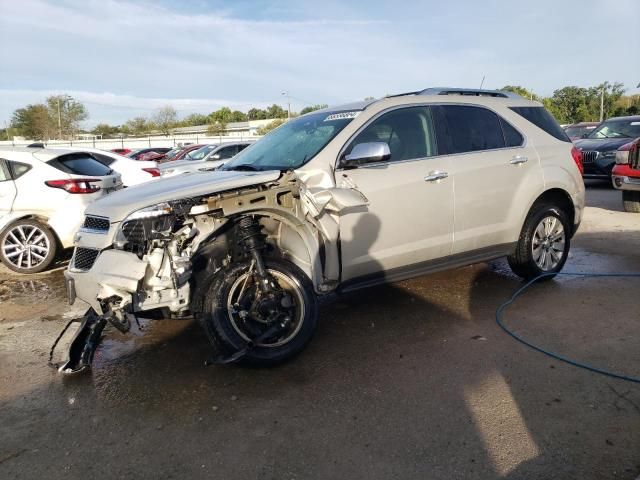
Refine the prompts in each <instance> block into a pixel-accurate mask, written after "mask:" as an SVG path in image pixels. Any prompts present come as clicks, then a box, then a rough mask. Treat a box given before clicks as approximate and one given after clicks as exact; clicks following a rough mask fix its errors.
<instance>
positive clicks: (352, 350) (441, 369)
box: [0, 184, 640, 479]
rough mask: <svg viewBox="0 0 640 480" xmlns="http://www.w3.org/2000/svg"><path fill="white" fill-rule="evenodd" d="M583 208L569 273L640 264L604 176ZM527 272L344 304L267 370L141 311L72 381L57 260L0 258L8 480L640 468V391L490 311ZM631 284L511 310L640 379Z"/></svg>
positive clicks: (0, 473) (1, 423) (519, 473)
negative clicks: (213, 353)
mask: <svg viewBox="0 0 640 480" xmlns="http://www.w3.org/2000/svg"><path fill="white" fill-rule="evenodd" d="M588 203H589V205H590V207H589V208H588V209H587V211H586V215H585V221H584V223H583V225H582V228H581V230H580V232H579V233H578V235H577V236H576V237H575V239H574V242H573V243H574V244H573V248H572V253H571V257H570V259H569V261H568V263H567V266H566V268H565V270H567V271H585V272H586V271H588V272H598V271H599V272H605V271H622V272H633V271H635V272H640V215H637V214H628V213H624V212H622V211H621V200H620V194H619V192H615V191H612V190H610V189H609V188H608V187H607V186H606V185H602V184H591V185H589V189H588ZM519 285H521V283H520V282H519V281H518V280H517V278H515V277H514V276H513V275H512V274H511V273H510V272H509V269H508V266H507V265H506V263H505V262H504V261H496V262H492V263H490V264H478V265H474V266H471V267H466V268H461V269H457V270H454V271H450V272H443V273H439V274H435V275H429V276H425V277H420V278H417V279H413V280H410V281H405V282H400V283H397V284H393V285H390V286H384V287H377V288H373V289H370V290H366V291H361V292H358V293H354V294H352V295H348V296H344V297H340V298H337V299H335V300H334V301H332V302H327V303H326V304H324V305H323V307H322V311H321V317H320V324H319V329H318V332H317V335H316V336H315V338H314V340H313V342H312V343H311V345H310V346H309V348H308V349H307V350H306V351H305V352H303V354H302V355H300V356H299V357H298V358H297V359H296V360H294V361H293V362H291V363H288V364H286V365H283V366H281V367H278V368H274V369H269V370H263V369H246V368H239V367H233V366H231V367H220V366H212V367H206V368H205V367H204V366H203V362H204V360H205V359H206V358H207V356H208V355H209V353H210V350H209V347H208V345H207V342H206V339H205V338H204V335H203V333H202V332H201V331H200V328H199V326H198V325H195V324H194V323H193V322H191V321H151V320H149V321H143V322H142V324H141V329H138V328H137V327H134V331H133V333H132V334H130V335H128V336H123V335H121V334H120V333H118V332H117V331H113V330H109V331H108V332H107V334H106V338H105V340H104V342H103V344H102V346H101V347H100V349H99V350H98V352H97V353H96V358H95V362H94V370H93V372H92V373H91V374H89V375H85V376H80V377H69V378H67V377H64V378H63V377H60V376H59V375H58V374H57V373H56V372H55V371H54V370H52V369H50V368H48V367H47V359H48V354H49V348H50V346H51V343H52V342H53V340H54V339H55V337H56V336H57V334H58V333H59V331H60V330H61V328H62V327H63V326H64V325H65V324H66V323H67V322H68V321H69V319H72V318H74V317H75V316H79V315H81V314H82V313H83V308H82V306H74V307H73V308H70V307H69V306H68V305H66V298H65V292H64V283H63V280H62V270H61V269H60V270H57V271H53V272H50V273H48V274H45V275H38V276H35V277H29V278H26V277H22V276H16V275H12V274H10V273H8V271H7V270H6V269H4V268H2V267H0V302H1V305H0V365H1V367H0V478H3V479H4V478H6V479H18V478H29V479H31V478H34V479H35V478H51V479H57V478H64V479H70V478H86V477H88V476H90V477H92V478H154V479H156V478H224V479H235V478H238V479H240V478H243V479H244V478H273V479H296V478H321V479H326V478H351V479H357V478H367V479H371V478H416V479H425V478H429V479H440V478H442V479H451V478H478V479H486V478H508V479H516V478H562V479H574V478H575V479H583V478H589V479H591V478H624V479H635V478H636V477H637V476H638V474H640V385H637V384H632V383H628V382H623V381H620V380H615V379H611V378H607V377H604V376H599V375H595V374H593V373H590V372H587V371H584V370H580V369H577V368H575V367H572V366H569V365H566V364H563V363H560V362H558V361H555V360H553V359H551V358H548V357H545V356H543V355H541V354H539V353H537V352H534V351H532V350H530V349H528V348H527V347H525V346H523V345H521V344H519V343H516V342H515V341H514V340H513V339H511V338H510V337H508V336H507V335H506V334H504V333H503V332H502V331H501V330H500V329H499V328H498V327H497V325H496V324H495V320H494V313H495V309H496V307H497V306H498V305H499V304H500V303H502V302H503V301H504V300H505V299H506V298H507V297H508V296H509V295H510V294H511V293H512V292H513V291H514V290H515V289H516V288H517V287H518V286H519ZM639 288H640V280H635V279H634V280H631V279H620V278H618V279H582V278H576V277H563V278H561V279H559V280H557V281H553V282H549V283H547V284H544V285H540V286H536V287H534V288H533V289H532V290H531V291H530V292H528V293H526V294H525V295H524V296H523V297H522V298H521V299H519V300H518V302H517V303H516V304H514V305H513V306H512V307H511V308H510V309H509V310H508V312H507V314H506V316H505V321H506V323H507V324H509V325H510V327H511V328H513V330H514V331H516V332H517V333H518V334H521V335H523V336H525V337H527V338H529V339H531V340H533V341H535V342H536V343H538V344H542V345H544V346H546V347H548V348H550V349H552V350H556V351H559V352H561V353H564V354H566V355H568V356H570V357H572V358H576V359H580V360H583V361H585V362H588V363H593V364H597V365H598V366H601V367H604V368H608V369H612V370H616V371H619V372H621V373H626V374H628V375H636V376H640V335H639V333H640V324H639V323H640V322H639V320H640V315H638V308H637V297H638V291H640V290H639ZM61 356H62V351H61V352H60V353H59V354H58V355H57V356H56V359H57V360H61Z"/></svg>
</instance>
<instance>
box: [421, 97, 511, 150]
mask: <svg viewBox="0 0 640 480" xmlns="http://www.w3.org/2000/svg"><path fill="white" fill-rule="evenodd" d="M432 109H433V112H434V115H435V118H436V131H437V134H438V150H439V153H448V154H456V153H465V152H478V151H482V150H493V149H496V148H504V147H505V139H504V136H503V133H502V126H501V124H500V118H499V117H498V115H496V114H495V113H494V112H492V111H491V110H488V109H486V108H482V107H473V106H467V105H435V106H433V107H432Z"/></svg>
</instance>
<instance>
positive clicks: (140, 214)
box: [113, 202, 175, 249]
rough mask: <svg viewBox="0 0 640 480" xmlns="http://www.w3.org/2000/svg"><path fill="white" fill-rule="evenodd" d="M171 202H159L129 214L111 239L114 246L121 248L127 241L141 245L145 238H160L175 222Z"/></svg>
mask: <svg viewBox="0 0 640 480" xmlns="http://www.w3.org/2000/svg"><path fill="white" fill-rule="evenodd" d="M174 213H175V210H174V205H173V203H172V202H161V203H157V204H155V205H151V206H149V207H145V208H141V209H140V210H136V211H135V212H133V213H131V214H129V216H127V218H125V219H124V220H123V221H122V222H120V226H119V227H118V231H117V232H116V236H115V238H114V241H113V245H114V247H115V248H118V249H123V248H124V247H125V245H127V244H128V243H133V244H136V245H142V244H144V243H145V242H146V241H147V240H153V239H156V238H161V237H162V235H163V233H166V232H167V231H169V230H171V228H172V227H173V224H174V223H175V216H174Z"/></svg>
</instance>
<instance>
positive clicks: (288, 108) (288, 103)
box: [282, 92, 291, 120]
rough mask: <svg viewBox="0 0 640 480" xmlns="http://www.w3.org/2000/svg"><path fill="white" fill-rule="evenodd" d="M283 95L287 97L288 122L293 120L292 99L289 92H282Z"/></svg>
mask: <svg viewBox="0 0 640 480" xmlns="http://www.w3.org/2000/svg"><path fill="white" fill-rule="evenodd" d="M282 95H284V96H286V97H287V120H291V97H290V96H289V92H282Z"/></svg>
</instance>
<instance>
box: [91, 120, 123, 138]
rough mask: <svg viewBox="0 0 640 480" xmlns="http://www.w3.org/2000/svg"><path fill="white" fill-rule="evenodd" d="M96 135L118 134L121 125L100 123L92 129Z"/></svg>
mask: <svg viewBox="0 0 640 480" xmlns="http://www.w3.org/2000/svg"><path fill="white" fill-rule="evenodd" d="M91 133H93V134H94V135H100V136H101V137H102V138H112V137H116V136H118V134H119V133H120V127H117V126H112V125H109V124H107V123H99V124H98V125H96V126H95V127H94V129H93V130H91Z"/></svg>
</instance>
